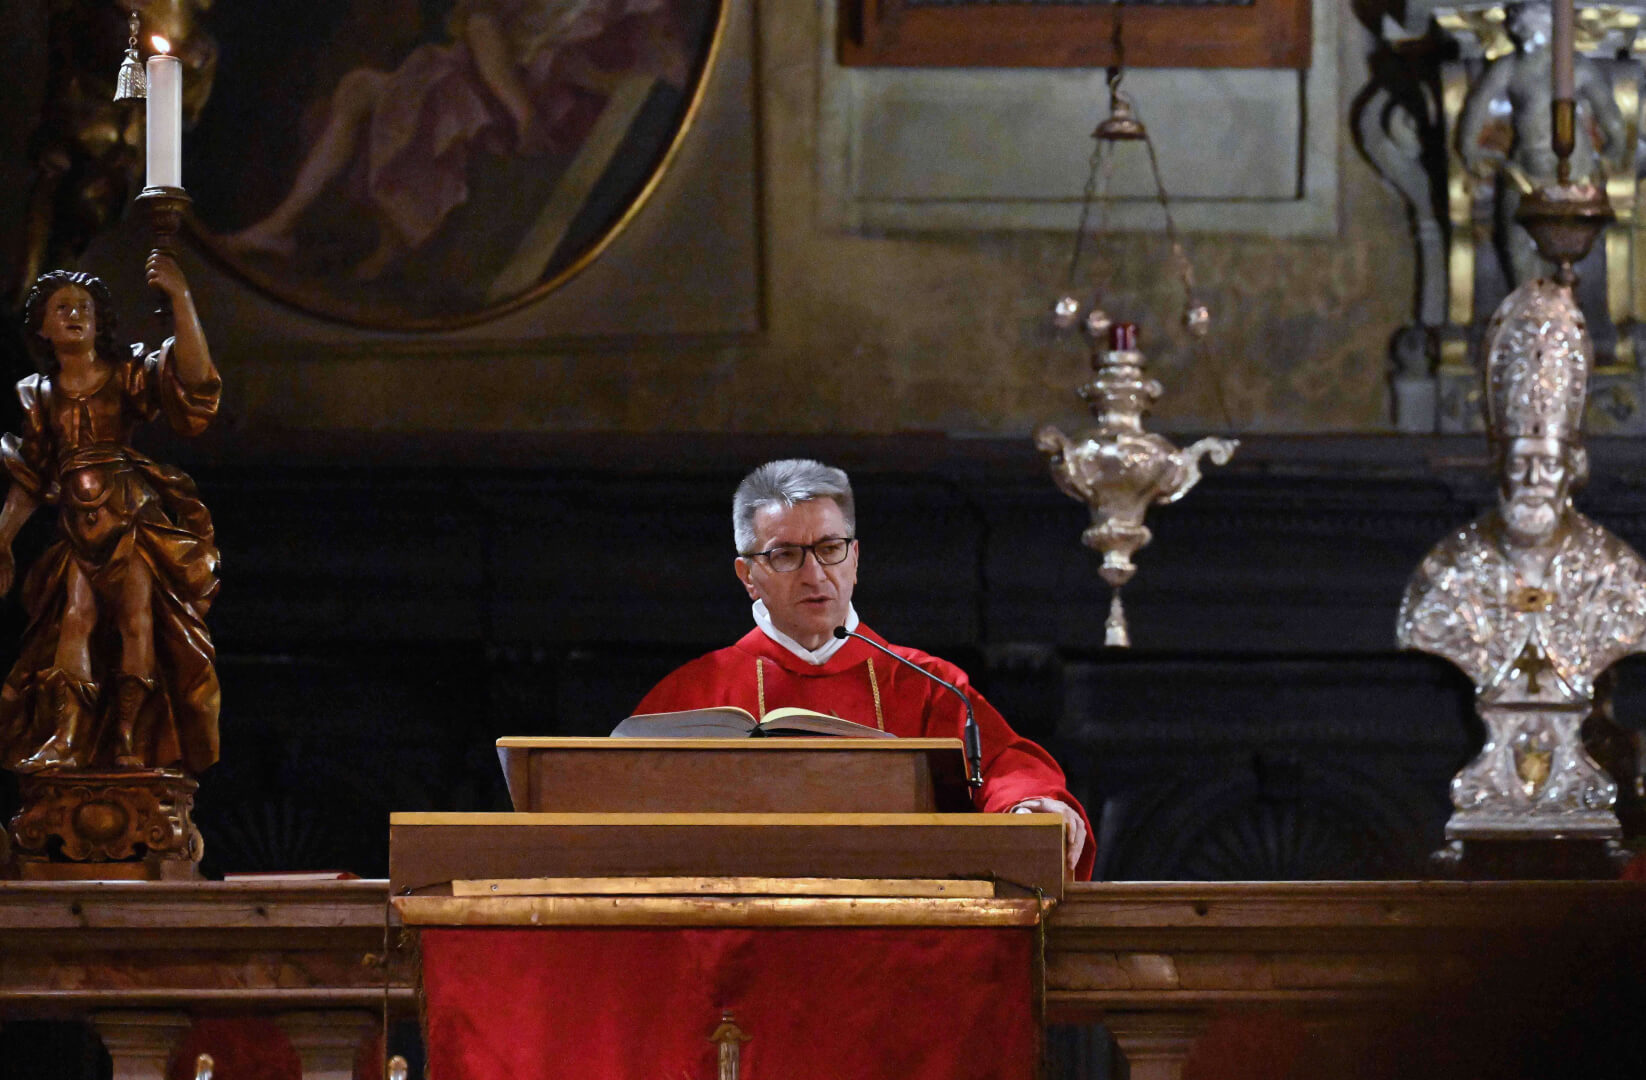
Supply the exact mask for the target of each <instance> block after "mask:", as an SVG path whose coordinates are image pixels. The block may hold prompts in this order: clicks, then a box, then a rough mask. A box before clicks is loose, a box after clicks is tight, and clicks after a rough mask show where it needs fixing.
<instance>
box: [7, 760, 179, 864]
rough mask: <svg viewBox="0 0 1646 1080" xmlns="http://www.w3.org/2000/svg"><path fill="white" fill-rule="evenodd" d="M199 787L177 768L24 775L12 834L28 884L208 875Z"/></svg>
mask: <svg viewBox="0 0 1646 1080" xmlns="http://www.w3.org/2000/svg"><path fill="white" fill-rule="evenodd" d="M199 786H200V785H199V784H198V783H197V782H196V781H194V780H193V779H191V778H190V777H188V776H185V775H183V774H182V773H180V772H173V771H171V770H169V769H128V770H92V769H51V770H47V771H46V772H40V773H34V774H32V775H28V776H24V777H22V778H21V787H22V806H21V808H20V809H19V810H18V811H17V814H16V816H15V817H13V818H12V820H11V827H10V829H9V830H8V832H9V835H10V839H11V848H12V854H11V857H12V867H13V869H14V870H15V872H16V873H17V875H18V876H19V877H21V878H23V879H24V880H36V881H41V880H46V881H69V880H91V879H109V878H116V879H121V880H134V881H183V880H190V879H193V878H198V877H199V876H200V871H199V866H200V856H201V855H202V854H203V852H204V849H205V842H204V840H202V839H201V836H200V830H199V829H197V828H195V825H194V818H193V816H192V815H191V813H190V811H191V810H192V809H193V807H194V793H195V791H196V790H197V789H198V788H199Z"/></svg>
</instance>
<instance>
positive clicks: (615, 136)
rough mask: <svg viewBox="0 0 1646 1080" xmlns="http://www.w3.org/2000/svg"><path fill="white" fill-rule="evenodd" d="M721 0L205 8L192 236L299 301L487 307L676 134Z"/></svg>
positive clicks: (516, 297)
mask: <svg viewBox="0 0 1646 1080" xmlns="http://www.w3.org/2000/svg"><path fill="white" fill-rule="evenodd" d="M724 4H725V0H342V2H338V3H328V4H315V3H312V2H299V0H259V2H258V3H256V4H217V5H214V7H213V10H212V11H211V12H210V14H209V15H207V16H205V17H204V19H203V22H204V24H205V28H206V29H207V30H208V31H209V32H210V33H212V34H213V35H214V36H215V37H216V39H217V43H218V47H219V50H220V52H219V56H218V62H217V70H216V77H215V81H214V83H213V85H212V89H211V96H210V99H209V100H208V101H207V102H206V104H205V107H204V108H203V109H202V111H201V113H200V116H199V121H198V123H197V124H196V126H195V128H194V130H193V131H192V132H191V133H190V135H189V136H188V138H187V139H186V140H185V147H186V156H185V159H184V163H183V174H184V182H185V184H186V185H187V187H188V189H189V192H190V194H191V195H192V196H193V197H194V207H193V227H194V230H195V233H196V235H197V236H198V237H199V239H200V241H201V243H202V245H203V246H204V247H205V248H206V250H207V251H208V252H209V253H210V254H212V255H213V256H215V257H216V258H217V259H219V260H220V261H221V262H223V263H224V264H226V265H227V266H228V267H229V268H230V269H231V270H232V271H233V272H235V273H236V274H238V275H239V276H241V277H243V278H245V279H246V280H248V281H250V282H252V283H253V284H254V285H256V286H257V287H259V288H261V289H263V290H264V291H266V292H268V293H270V294H272V295H274V296H275V297H277V298H279V299H281V300H283V301H285V302H287V303H289V304H292V305H294V306H296V307H298V308H301V309H303V310H305V311H309V312H313V313H315V314H319V315H324V316H327V317H330V318H334V319H339V320H343V321H346V322H350V323H354V324H356V325H360V326H368V327H376V328H381V329H386V330H406V329H444V328H452V327H458V326H464V325H469V324H473V323H476V322H479V321H481V320H484V319H487V318H490V317H493V316H495V315H498V314H502V313H503V312H505V311H509V310H511V309H513V308H516V307H519V306H520V305H522V304H525V303H528V302H530V301H531V300H533V299H535V298H537V297H539V296H541V295H542V294H544V293H545V292H547V291H548V290H550V289H553V288H554V287H556V286H557V285H559V284H561V283H562V282H564V281H566V280H567V279H568V278H570V277H571V276H572V275H574V274H575V273H577V271H578V270H580V269H582V268H583V267H584V266H586V265H587V264H588V263H589V262H590V261H591V260H592V259H593V258H594V257H595V256H597V255H598V254H599V253H600V251H601V250H602V249H603V248H604V247H605V246H606V245H607V244H608V243H610V241H611V240H612V238H613V237H614V236H616V234H617V233H618V231H619V230H621V229H622V227H623V225H624V224H625V223H626V222H627V221H628V220H629V218H630V217H631V216H632V215H633V214H634V213H635V212H636V211H637V210H638V209H639V207H640V205H641V203H642V202H643V201H644V200H645V198H646V196H647V195H648V194H649V193H650V191H651V189H652V188H653V187H654V186H655V185H656V182H657V180H658V178H659V177H660V176H661V175H662V172H663V170H664V169H665V168H666V167H667V165H668V163H669V160H670V158H671V157H672V156H673V153H674V150H675V148H676V146H677V145H678V144H679V141H680V140H681V138H683V137H684V136H685V134H686V131H687V130H688V128H689V127H690V124H691V119H692V115H693V113H694V112H695V109H696V104H697V101H698V99H699V97H700V92H701V89H702V84H703V80H704V77H705V74H706V72H707V71H708V68H709V66H710V64H711V62H712V60H713V57H714V53H715V51H716V46H717V45H718V40H719V33H720V27H721V24H722V21H723V12H724Z"/></svg>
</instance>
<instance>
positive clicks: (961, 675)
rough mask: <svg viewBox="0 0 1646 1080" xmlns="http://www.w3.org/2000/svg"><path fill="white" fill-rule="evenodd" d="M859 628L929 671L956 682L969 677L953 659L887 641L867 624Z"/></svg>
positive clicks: (860, 631) (859, 631)
mask: <svg viewBox="0 0 1646 1080" xmlns="http://www.w3.org/2000/svg"><path fill="white" fill-rule="evenodd" d="M857 630H858V633H861V634H865V635H867V636H869V637H872V638H873V639H874V640H876V641H878V642H880V643H881V644H883V645H885V646H886V648H888V649H890V650H891V651H892V652H894V653H896V654H897V655H899V656H901V657H902V658H903V659H905V660H907V661H909V662H910V663H913V664H917V665H919V666H920V667H923V668H925V669H926V670H927V671H930V672H931V673H932V674H933V675H937V676H940V677H941V678H944V679H947V680H948V681H949V682H955V681H957V680H961V679H966V678H967V676H966V670H965V669H964V668H962V667H961V666H960V665H959V664H956V663H954V662H953V661H950V660H945V659H943V658H942V657H941V656H933V655H932V654H931V653H929V652H925V651H923V650H920V649H916V648H914V647H913V646H910V645H897V644H894V643H893V642H890V641H887V640H886V639H885V638H883V637H881V636H880V635H879V634H877V633H875V632H874V631H873V630H870V629H869V628H868V627H867V626H859V627H858V628H857Z"/></svg>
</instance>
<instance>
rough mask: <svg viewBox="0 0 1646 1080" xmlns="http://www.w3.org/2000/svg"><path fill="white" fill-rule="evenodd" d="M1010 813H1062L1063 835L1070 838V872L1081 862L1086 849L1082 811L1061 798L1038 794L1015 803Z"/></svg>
mask: <svg viewBox="0 0 1646 1080" xmlns="http://www.w3.org/2000/svg"><path fill="white" fill-rule="evenodd" d="M1006 812H1007V813H1008V814H1062V815H1063V835H1064V836H1065V837H1066V838H1067V839H1068V841H1069V843H1068V847H1067V850H1068V853H1069V873H1071V874H1072V873H1074V868H1075V866H1077V865H1078V864H1079V862H1080V853H1081V852H1082V851H1084V850H1085V849H1086V823H1085V822H1084V821H1082V820H1081V818H1080V813H1079V812H1078V811H1077V810H1075V808H1074V807H1072V806H1070V805H1069V804H1068V803H1066V802H1064V801H1063V800H1061V799H1048V798H1045V797H1043V796H1036V797H1035V798H1033V799H1024V800H1023V801H1022V802H1019V803H1017V804H1015V805H1014V806H1013V807H1012V808H1011V809H1010V810H1008V811H1006Z"/></svg>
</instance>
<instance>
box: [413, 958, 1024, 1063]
mask: <svg viewBox="0 0 1646 1080" xmlns="http://www.w3.org/2000/svg"><path fill="white" fill-rule="evenodd" d="M1033 944H1034V932H1033V931H1032V930H1028V929H970V928H966V929H950V928H914V929H845V928H841V929H835V928H826V929H770V930H764V929H762V930H745V929H718V928H717V929H678V930H667V929H650V928H647V929H638V928H636V929H630V928H623V929H604V928H601V929H581V928H577V929H548V928H545V929H514V928H506V929H445V928H441V929H428V930H424V931H423V932H422V954H423V988H424V992H425V995H426V1006H427V1012H426V1017H427V1026H426V1030H425V1042H426V1044H427V1054H428V1065H429V1069H428V1071H429V1076H428V1080H557V1078H560V1077H566V1078H571V1077H576V1078H578V1080H714V1078H715V1077H716V1076H717V1075H718V1072H717V1069H718V1066H717V1058H716V1053H717V1051H716V1047H715V1046H714V1044H712V1043H711V1042H710V1041H709V1036H710V1034H711V1033H712V1032H713V1031H714V1029H715V1028H716V1027H717V1026H718V1024H719V1022H720V1017H721V1013H722V1011H730V1012H731V1013H732V1014H733V1016H734V1017H735V1019H736V1022H737V1025H738V1026H739V1027H740V1028H741V1029H742V1030H743V1031H744V1032H745V1034H746V1035H747V1036H748V1037H749V1038H748V1041H747V1042H746V1043H745V1044H743V1047H742V1075H743V1076H745V1077H750V1078H752V1080H764V1078H768V1077H769V1078H773V1080H775V1078H778V1077H782V1078H784V1080H806V1078H818V1080H825V1078H835V1077H851V1078H852V1080H882V1078H883V1080H968V1078H976V1080H984V1078H988V1080H1032V1078H1033V1076H1034V1071H1035V1063H1036V1056H1037V1052H1038V1047H1039V1035H1038V1029H1037V1027H1036V1024H1035V1016H1034V998H1033V986H1032V983H1033V968H1032V959H1033V952H1032V950H1033Z"/></svg>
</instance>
